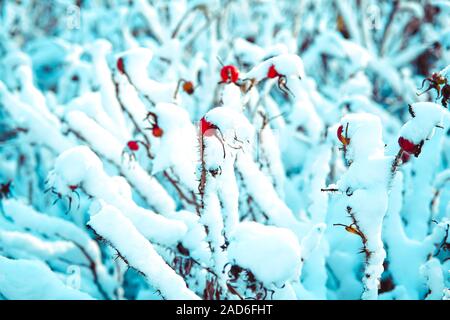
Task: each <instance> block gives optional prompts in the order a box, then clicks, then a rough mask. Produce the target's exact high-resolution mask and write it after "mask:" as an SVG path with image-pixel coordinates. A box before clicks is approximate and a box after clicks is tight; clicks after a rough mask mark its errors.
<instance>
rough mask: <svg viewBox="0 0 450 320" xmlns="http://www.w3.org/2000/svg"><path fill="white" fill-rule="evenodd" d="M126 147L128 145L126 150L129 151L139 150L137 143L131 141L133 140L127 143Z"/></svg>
mask: <svg viewBox="0 0 450 320" xmlns="http://www.w3.org/2000/svg"><path fill="white" fill-rule="evenodd" d="M127 145H128V148H129V149H130V150H131V151H138V150H139V144H138V142H137V141H133V140H132V141H128V143H127Z"/></svg>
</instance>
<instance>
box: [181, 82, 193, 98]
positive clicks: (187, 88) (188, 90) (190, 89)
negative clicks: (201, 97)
mask: <svg viewBox="0 0 450 320" xmlns="http://www.w3.org/2000/svg"><path fill="white" fill-rule="evenodd" d="M183 91H184V92H186V93H187V94H189V95H191V94H193V93H194V84H193V83H192V82H191V81H185V82H184V83H183Z"/></svg>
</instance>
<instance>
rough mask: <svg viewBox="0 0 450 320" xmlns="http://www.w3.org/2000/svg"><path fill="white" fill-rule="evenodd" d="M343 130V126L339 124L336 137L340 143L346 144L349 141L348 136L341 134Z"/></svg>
mask: <svg viewBox="0 0 450 320" xmlns="http://www.w3.org/2000/svg"><path fill="white" fill-rule="evenodd" d="M343 131H344V126H342V125H341V126H339V128H338V130H337V137H338V139H339V141H340V142H342V144H343V145H344V146H346V145H348V144H349V143H350V138H347V137H344V135H343V134H342V133H343Z"/></svg>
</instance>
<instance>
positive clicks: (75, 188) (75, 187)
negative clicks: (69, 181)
mask: <svg viewBox="0 0 450 320" xmlns="http://www.w3.org/2000/svg"><path fill="white" fill-rule="evenodd" d="M69 189H70V190H72V191H75V190H77V189H78V186H77V185H76V184H73V185H70V186H69Z"/></svg>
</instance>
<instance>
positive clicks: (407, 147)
mask: <svg viewBox="0 0 450 320" xmlns="http://www.w3.org/2000/svg"><path fill="white" fill-rule="evenodd" d="M398 144H399V146H400V148H401V149H402V150H403V151H405V152H407V153H410V154H411V153H412V154H413V155H414V156H415V157H416V158H417V157H418V156H419V154H420V152H421V151H422V146H423V140H422V141H421V142H420V143H418V144H414V142H412V141H409V140H408V139H405V138H403V137H400V138H398Z"/></svg>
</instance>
